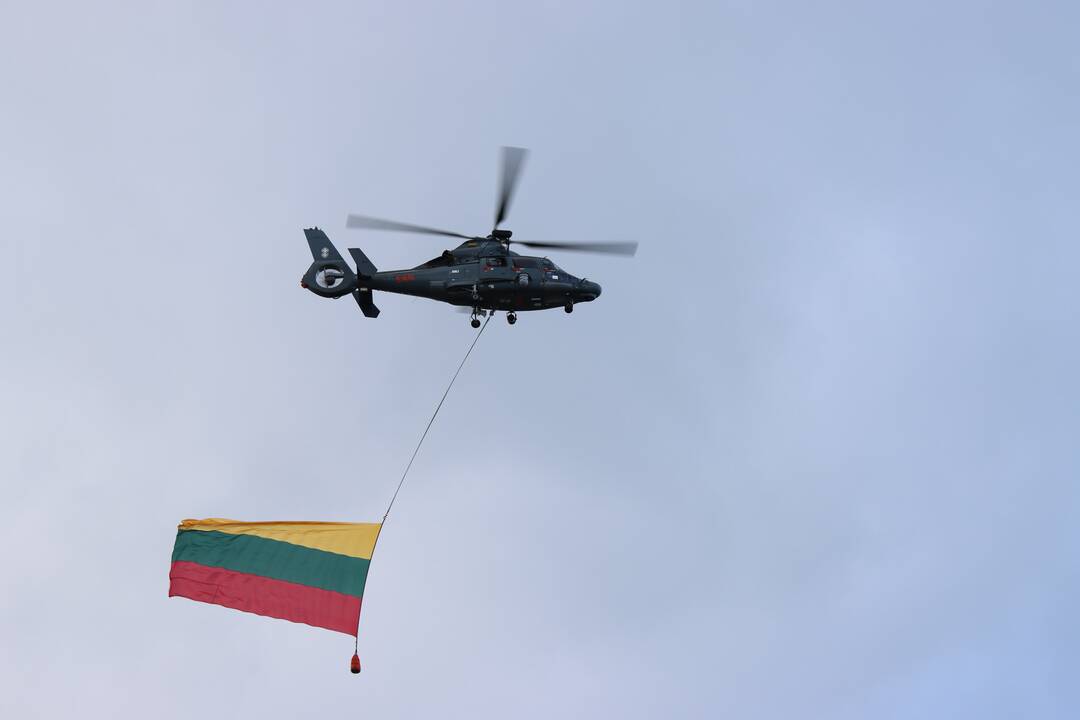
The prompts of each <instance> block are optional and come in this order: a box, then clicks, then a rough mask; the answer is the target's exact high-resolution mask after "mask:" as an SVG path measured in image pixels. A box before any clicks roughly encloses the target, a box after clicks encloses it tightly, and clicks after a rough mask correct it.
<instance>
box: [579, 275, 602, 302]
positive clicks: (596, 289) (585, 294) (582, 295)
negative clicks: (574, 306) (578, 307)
mask: <svg viewBox="0 0 1080 720" xmlns="http://www.w3.org/2000/svg"><path fill="white" fill-rule="evenodd" d="M577 296H578V300H584V301H589V300H595V299H596V298H598V297H600V284H599V283H594V282H592V281H590V280H582V281H581V284H580V285H578V289H577Z"/></svg>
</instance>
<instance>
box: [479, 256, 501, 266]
mask: <svg viewBox="0 0 1080 720" xmlns="http://www.w3.org/2000/svg"><path fill="white" fill-rule="evenodd" d="M484 265H486V266H487V267H506V258H501V257H489V258H484Z"/></svg>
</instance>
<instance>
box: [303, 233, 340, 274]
mask: <svg viewBox="0 0 1080 720" xmlns="http://www.w3.org/2000/svg"><path fill="white" fill-rule="evenodd" d="M304 236H305V237H306V238H307V244H308V247H310V248H311V257H312V258H313V259H314V260H315V262H337V263H341V264H342V265H344V264H345V258H343V257H341V253H339V252H338V251H337V248H336V247H334V243H332V242H330V238H328V237H326V233H325V232H323V231H322V230H320V229H319V228H305V229H304Z"/></svg>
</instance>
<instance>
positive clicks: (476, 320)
mask: <svg viewBox="0 0 1080 720" xmlns="http://www.w3.org/2000/svg"><path fill="white" fill-rule="evenodd" d="M469 324H470V325H472V326H473V327H474V328H478V327H480V318H478V317H474V318H473V319H472V322H470V323H469Z"/></svg>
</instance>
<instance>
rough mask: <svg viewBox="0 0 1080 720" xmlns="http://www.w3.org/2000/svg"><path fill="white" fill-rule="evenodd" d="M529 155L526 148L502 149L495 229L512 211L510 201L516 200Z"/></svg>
mask: <svg viewBox="0 0 1080 720" xmlns="http://www.w3.org/2000/svg"><path fill="white" fill-rule="evenodd" d="M528 154H529V151H528V150H526V149H525V148H519V147H504V148H503V149H502V176H501V177H500V178H499V204H498V205H497V206H496V208H495V229H498V227H499V225H500V224H501V223H502V221H503V220H505V219H506V213H507V212H509V210H510V201H511V200H513V199H514V189H515V188H516V187H517V181H518V176H519V175H520V174H521V166H522V165H524V164H525V156H526V155H528Z"/></svg>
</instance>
